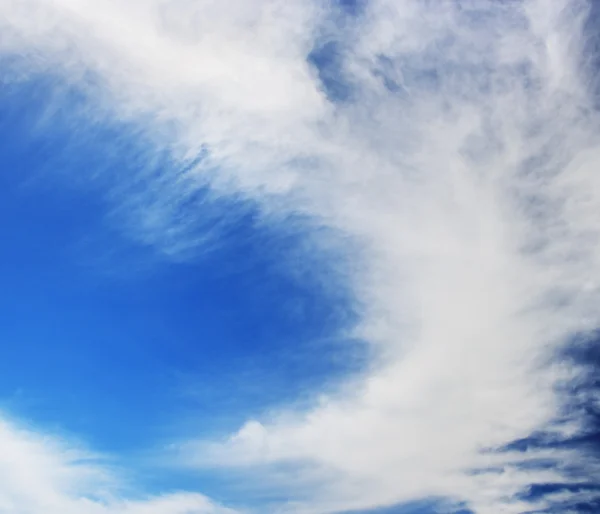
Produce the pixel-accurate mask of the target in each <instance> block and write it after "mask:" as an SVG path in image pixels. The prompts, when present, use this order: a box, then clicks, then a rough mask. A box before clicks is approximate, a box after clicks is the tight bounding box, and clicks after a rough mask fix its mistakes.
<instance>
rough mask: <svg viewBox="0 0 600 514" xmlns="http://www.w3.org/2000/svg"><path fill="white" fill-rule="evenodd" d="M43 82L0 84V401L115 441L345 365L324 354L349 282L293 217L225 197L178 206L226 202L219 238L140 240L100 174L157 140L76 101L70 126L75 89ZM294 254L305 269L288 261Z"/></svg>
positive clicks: (299, 386)
mask: <svg viewBox="0 0 600 514" xmlns="http://www.w3.org/2000/svg"><path fill="white" fill-rule="evenodd" d="M52 87H53V86H52V83H51V81H48V80H36V81H30V82H27V83H21V84H18V87H12V88H5V89H4V90H2V92H0V170H1V173H0V212H1V218H0V237H1V241H2V246H1V248H2V250H1V251H2V266H1V267H0V283H1V284H2V291H3V294H2V295H0V313H1V323H0V344H2V359H0V399H1V402H2V405H3V406H4V408H5V409H7V410H8V411H9V412H12V413H14V414H17V415H19V416H24V417H25V418H26V419H29V420H31V421H32V422H33V423H34V424H40V425H42V426H44V427H49V428H51V429H52V428H53V429H56V430H59V431H66V432H73V433H76V434H84V437H85V439H86V441H87V442H89V443H91V444H92V446H93V447H94V448H95V449H98V450H103V451H109V452H119V453H121V454H123V453H127V452H135V451H140V450H143V449H147V448H148V447H150V446H152V445H153V444H157V443H159V442H160V441H162V440H163V438H166V437H167V434H168V435H169V436H173V433H172V432H171V430H172V429H173V426H174V425H175V424H176V425H177V426H178V429H179V430H181V427H185V430H189V431H190V433H189V434H181V435H191V433H194V434H196V435H207V434H210V433H212V432H213V431H216V430H219V431H220V430H222V429H227V430H231V429H235V428H237V426H238V425H239V424H240V423H242V422H243V421H244V419H245V417H246V416H248V415H256V414H260V412H261V409H263V408H265V407H267V406H269V405H276V404H278V403H279V402H282V401H284V400H285V401H287V400H290V399H306V398H307V397H308V396H309V392H310V390H311V387H312V385H315V384H319V387H321V384H322V382H323V381H324V380H325V379H326V377H327V378H328V379H330V378H331V376H332V373H333V375H335V374H336V373H342V372H344V371H345V370H346V368H347V367H348V366H351V364H348V362H346V363H344V362H343V360H342V359H339V358H338V359H334V358H333V355H334V353H336V354H337V353H338V350H339V349H340V346H339V345H340V344H342V342H341V341H340V340H339V337H338V335H337V334H338V330H339V329H341V328H343V327H344V326H346V327H348V325H349V322H350V320H351V314H350V310H349V308H348V304H347V303H346V299H345V294H346V293H345V292H343V291H342V290H339V289H338V290H337V292H336V293H335V298H334V297H333V294H334V293H333V291H334V288H330V287H325V285H324V284H323V283H322V282H320V278H323V277H324V276H326V274H327V273H328V276H331V275H332V273H331V270H329V272H328V270H326V269H322V270H321V269H320V268H321V267H323V266H324V264H323V263H324V260H323V259H320V258H319V257H318V255H313V256H312V257H311V255H306V254H303V253H302V252H303V250H302V248H303V243H306V239H305V236H304V235H303V230H302V228H301V224H300V225H299V224H298V223H295V224H293V225H294V226H295V227H296V228H295V229H294V231H293V232H291V231H290V230H287V231H283V230H281V229H278V228H277V227H275V228H273V227H272V226H267V225H266V224H264V223H261V222H260V212H259V211H258V210H257V208H256V207H254V206H250V205H247V204H243V203H240V202H242V201H241V200H239V199H220V200H219V201H212V202H211V201H203V202H199V203H198V205H197V206H196V205H190V206H188V208H190V209H193V210H194V213H193V214H194V215H197V216H198V217H199V218H202V217H203V216H204V217H206V218H211V219H215V220H218V219H219V216H220V214H219V213H220V210H222V212H223V215H225V213H227V218H228V221H227V224H226V225H223V227H220V228H218V229H217V230H222V231H223V233H222V235H221V236H220V237H219V238H218V239H219V245H218V246H215V245H211V247H210V250H209V249H206V251H204V250H203V248H202V247H199V248H197V249H196V253H195V257H194V259H191V260H186V259H182V258H176V259H171V258H169V257H168V256H165V255H164V254H163V253H161V251H160V250H159V249H157V248H155V247H153V246H152V245H144V244H142V243H140V242H139V241H136V239H135V237H130V236H131V235H132V234H133V233H134V232H135V226H130V227H129V228H128V230H122V229H121V228H122V227H120V226H119V222H120V221H122V223H125V222H126V221H125V220H120V219H119V217H118V216H114V215H110V214H111V213H113V214H114V212H118V207H119V206H118V205H115V202H118V200H114V198H113V197H114V195H111V194H110V185H111V184H110V182H111V180H114V178H115V177H123V179H124V180H125V179H127V177H128V176H133V175H134V174H136V173H138V172H139V170H140V168H143V166H144V165H145V161H144V157H143V156H144V155H146V154H148V155H150V154H152V149H151V148H149V147H148V146H147V145H148V142H147V141H144V140H143V138H141V137H139V136H137V135H135V133H134V132H133V131H131V130H130V128H128V127H125V126H114V125H113V126H98V125H97V124H96V125H92V124H91V123H86V121H85V118H84V117H82V118H79V119H78V120H77V124H76V125H75V126H76V127H77V130H75V131H68V130H67V126H70V127H73V119H70V120H69V123H67V122H66V118H65V117H66V116H71V114H68V112H69V111H68V109H69V105H65V104H64V102H66V101H67V100H69V99H70V100H73V101H77V98H74V97H73V95H71V94H67V93H65V92H64V91H63V93H61V95H62V96H61V98H62V100H61V102H63V105H61V104H60V103H59V104H58V105H51V106H50V107H51V108H53V109H54V111H53V112H50V113H49V112H48V110H47V109H46V107H45V104H44V102H43V99H46V100H47V99H48V98H51V97H52V92H53V91H52ZM61 110H65V112H62V111H61ZM109 141H110V142H111V144H110V145H109ZM114 141H118V145H116V146H115V145H114V144H112V142H114ZM145 145H146V146H145ZM150 161H151V159H150V158H148V161H147V165H148V166H156V159H152V163H151V162H150ZM163 161H164V164H163V165H165V166H168V165H169V162H168V160H167V159H163ZM171 165H172V164H171ZM201 197H202V195H199V198H201ZM111 198H113V199H112V200H111ZM232 212H239V216H238V215H232V214H231V213H232ZM127 223H134V221H131V220H129V221H128V222H127ZM299 226H300V228H298V227H299ZM200 235H201V234H200ZM311 247H312V248H313V249H314V245H313V246H311ZM305 253H306V252H305ZM292 257H293V259H300V258H302V261H303V267H304V269H305V270H306V269H311V268H312V269H313V272H312V273H309V274H306V273H303V274H298V273H287V272H286V269H285V267H284V266H282V265H281V263H282V262H283V261H284V260H286V259H287V260H290V258H292ZM293 259H292V260H293ZM311 259H312V261H314V262H311ZM311 356H312V357H311Z"/></svg>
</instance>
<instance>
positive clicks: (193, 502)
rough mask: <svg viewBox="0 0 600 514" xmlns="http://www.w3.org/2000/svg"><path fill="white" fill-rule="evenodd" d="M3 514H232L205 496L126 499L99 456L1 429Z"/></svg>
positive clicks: (8, 428) (2, 426)
mask: <svg viewBox="0 0 600 514" xmlns="http://www.w3.org/2000/svg"><path fill="white" fill-rule="evenodd" d="M0 482H1V483H0V511H2V512H6V513H23V514H29V513H32V514H33V513H38V512H44V513H48V514H81V513H86V514H87V513H89V514H191V513H193V514H233V511H232V510H230V509H225V508H221V507H219V506H217V505H215V504H214V503H212V502H211V501H209V500H208V499H207V498H205V497H203V496H202V495H200V494H188V493H179V494H178V493H175V494H171V495H165V496H162V497H157V498H150V499H146V500H139V501H133V500H132V501H124V500H121V499H120V497H121V496H122V494H123V492H122V491H121V490H120V489H121V488H122V484H120V480H119V479H118V476H117V474H116V473H115V472H114V471H111V470H110V468H109V467H108V466H107V465H106V463H103V462H102V461H101V459H99V457H98V456H97V455H93V454H90V453H89V452H87V451H85V450H83V449H82V448H77V447H74V446H72V445H67V444H66V443H64V442H63V441H61V440H60V439H58V438H56V437H50V436H40V435H39V434H37V433H36V432H34V431H32V430H30V429H24V428H21V427H18V426H16V425H15V424H12V423H10V422H8V421H2V422H1V424H0Z"/></svg>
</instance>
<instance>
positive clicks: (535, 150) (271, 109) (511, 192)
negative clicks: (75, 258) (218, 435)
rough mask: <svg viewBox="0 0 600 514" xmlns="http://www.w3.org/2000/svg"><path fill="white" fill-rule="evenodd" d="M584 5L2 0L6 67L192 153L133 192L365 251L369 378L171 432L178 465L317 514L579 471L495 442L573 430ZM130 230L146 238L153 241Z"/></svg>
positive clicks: (593, 122) (591, 171) (492, 496)
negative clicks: (252, 210)
mask: <svg viewBox="0 0 600 514" xmlns="http://www.w3.org/2000/svg"><path fill="white" fill-rule="evenodd" d="M586 16H587V4H586V3H584V2H578V1H567V0H564V1H553V2H541V1H524V2H496V1H489V2H488V1H480V2H426V1H406V2H399V1H393V0H372V1H370V2H367V3H365V4H364V5H362V4H361V8H360V9H356V10H355V12H353V13H349V12H347V11H344V9H343V7H342V4H335V3H333V4H331V3H325V2H319V1H312V2H308V1H295V0H292V1H279V0H260V1H259V0H254V1H241V0H240V1H237V0H236V1H234V2H227V3H224V2H213V1H210V0H174V1H157V0H152V1H144V2H142V1H132V2H127V4H126V5H125V4H124V3H123V2H117V1H116V0H114V1H113V0H103V1H92V0H54V1H50V0H28V1H18V2H16V1H11V0H0V19H1V24H2V25H1V26H0V30H1V31H2V32H1V33H2V38H1V39H0V51H2V53H3V54H4V55H5V56H11V57H15V56H17V57H18V59H17V63H16V65H15V66H16V67H17V69H18V70H19V74H17V76H18V77H21V78H22V77H27V76H29V75H31V74H36V73H48V72H50V71H51V72H52V73H56V74H58V75H60V76H61V77H62V80H66V81H69V82H71V83H73V84H75V85H76V86H77V87H80V88H83V89H85V90H86V91H87V92H88V93H89V95H90V105H89V109H90V113H89V115H90V116H96V115H97V113H98V112H103V113H109V114H110V115H112V116H115V117H118V118H120V119H126V120H128V121H134V122H135V121H138V122H139V123H140V124H143V126H144V130H145V131H146V132H147V133H148V134H149V135H150V136H151V137H152V138H154V140H155V141H156V144H157V145H158V144H160V145H163V146H164V147H166V148H168V149H169V151H170V152H172V155H173V156H174V160H175V161H179V162H181V163H182V164H183V163H186V162H189V161H190V160H192V159H194V158H196V157H197V156H199V155H202V158H201V159H199V160H197V161H195V164H194V166H192V167H191V168H190V167H185V168H183V167H182V168H179V169H185V170H186V171H185V172H181V171H180V172H173V173H172V175H167V176H166V177H161V181H160V183H158V184H153V183H152V181H149V182H148V183H147V188H148V189H149V190H152V188H153V187H160V188H161V189H160V194H162V195H169V198H168V201H169V202H174V203H177V202H178V199H179V198H181V197H185V196H186V195H187V194H189V192H190V190H193V189H194V188H195V187H200V186H199V184H205V183H206V182H207V181H209V182H210V184H211V187H212V188H213V190H214V191H216V192H217V194H242V195H244V196H247V197H248V198H252V199H254V200H257V201H259V202H261V204H262V205H263V207H264V209H265V211H266V212H289V211H294V212H301V213H303V214H308V215H310V216H311V217H312V218H313V219H314V220H315V223H319V224H324V225H326V226H328V227H332V228H334V229H335V230H338V231H340V232H342V233H344V234H347V236H348V237H349V238H350V239H351V240H352V241H354V242H356V246H357V247H358V248H360V251H359V252H357V254H356V255H345V256H344V257H345V258H347V259H348V260H349V261H350V262H352V263H353V265H352V266H350V269H352V270H353V273H352V274H351V276H350V277H349V280H350V281H351V282H352V290H353V291H354V293H355V295H356V298H357V301H358V302H359V304H360V305H361V312H360V314H361V323H360V325H359V326H358V328H357V332H358V335H360V337H362V338H363V339H364V340H365V341H366V343H365V344H368V345H370V347H371V349H372V355H373V359H372V362H371V363H370V365H369V367H368V369H366V370H364V372H363V373H362V374H361V375H360V376H359V377H354V378H352V379H351V380H349V381H348V383H347V384H345V385H343V386H341V387H340V388H339V390H338V391H337V392H335V393H330V394H328V395H319V394H318V391H317V392H316V393H315V402H314V405H313V407H312V408H311V409H308V410H303V411H300V410H298V409H295V408H294V406H293V405H292V406H290V407H289V408H288V409H280V410H278V411H277V412H273V413H271V415H269V416H268V417H265V418H264V419H260V420H249V421H248V423H247V424H245V425H244V426H243V427H242V428H241V429H240V430H239V432H238V433H236V434H233V435H231V436H229V437H225V438H224V440H223V441H221V442H206V441H194V442H190V443H186V445H185V448H186V454H187V455H188V456H189V455H190V454H192V457H189V458H188V463H191V464H194V465H202V466H206V465H219V466H231V467H236V468H237V467H241V468H243V469H247V468H250V469H252V467H253V466H255V467H257V468H258V469H260V470H262V472H263V473H264V476H265V477H270V478H269V481H268V484H269V486H270V487H281V488H283V490H284V491H286V493H287V494H288V495H289V497H291V498H294V494H295V492H297V493H298V496H297V502H295V503H293V504H292V505H291V507H290V506H288V507H285V506H282V507H281V508H282V509H284V510H285V509H286V508H288V509H290V510H291V511H293V512H314V513H325V512H335V511H341V510H343V509H350V508H369V507H375V506H380V505H385V504H393V503H400V502H403V501H410V500H414V499H419V498H423V497H448V498H451V499H454V500H456V501H459V502H463V501H464V502H467V504H468V505H469V506H470V507H471V508H473V509H474V510H475V511H476V512H480V513H487V512H494V513H497V512H520V511H522V510H524V508H525V506H524V505H525V504H524V503H523V500H522V499H520V498H521V497H519V496H518V493H519V492H520V491H522V490H523V489H524V488H525V487H527V486H528V485H530V484H532V483H535V482H543V481H546V482H548V481H563V482H564V481H568V480H569V479H571V478H570V477H573V476H575V475H576V476H578V477H579V478H581V477H585V476H588V477H589V476H591V475H592V474H597V472H596V466H594V463H593V462H591V461H589V460H585V459H582V458H580V456H579V455H577V454H575V453H574V452H569V451H567V450H561V451H558V450H554V451H551V450H544V451H542V450H539V451H530V452H526V453H523V452H517V451H509V450H505V451H498V450H499V449H500V448H503V447H505V446H506V445H508V444H509V443H510V442H512V441H514V440H518V439H523V438H527V437H528V436H530V435H531V434H533V433H536V432H537V431H540V430H547V431H549V432H550V433H556V434H566V433H567V432H568V433H577V431H578V430H579V427H578V422H577V417H576V415H575V416H574V417H571V418H565V416H564V415H563V414H564V402H565V401H566V400H565V396H564V395H561V391H564V390H565V389H568V383H569V380H571V379H572V378H573V376H574V372H575V371H574V370H573V369H570V368H569V367H568V366H566V365H564V364H561V363H560V362H557V361H556V359H555V358H554V357H555V355H556V352H557V351H558V350H559V349H560V348H561V347H562V346H563V345H564V344H566V343H567V342H568V341H569V339H570V338H571V337H572V336H573V335H574V334H578V333H585V332H586V331H589V330H592V329H594V328H596V327H597V326H598V324H599V321H600V320H598V314H597V309H596V306H597V305H598V301H599V300H600V288H599V283H598V281H597V279H596V276H598V275H599V274H600V273H599V272H600V246H599V244H598V243H599V240H600V225H599V224H598V222H597V217H596V213H597V212H598V208H599V207H600V179H599V178H598V174H597V173H596V171H595V168H596V163H597V162H598V161H597V159H598V158H599V157H600V155H599V150H598V148H599V147H598V133H599V132H598V130H597V128H598V121H599V118H598V115H597V112H596V109H595V104H594V91H593V82H592V81H591V79H590V74H591V73H592V72H593V70H592V69H590V68H586V62H585V58H584V57H585V55H584V54H585V52H584V50H585V44H584V43H585V31H584V22H585V19H586ZM315 52H321V58H322V59H321V60H322V61H323V63H324V64H323V63H322V64H321V66H327V65H328V64H327V63H328V62H329V65H330V66H334V64H333V63H335V70H332V69H329V70H328V74H327V77H326V78H327V80H325V74H324V71H323V69H321V70H319V69H317V67H315V66H314V65H313V64H311V63H312V62H315V59H314V55H315ZM328 52H329V54H328ZM311 56H312V57H313V58H312V60H311ZM336 84H337V86H339V87H343V90H344V91H345V94H344V95H341V96H340V95H336V94H335V93H336ZM338 91H339V89H338ZM175 168H177V167H175ZM181 184H184V186H182V185H181ZM155 192H156V191H154V193H155ZM147 211H148V212H146V214H145V215H146V216H149V217H150V218H151V217H152V216H153V214H154V215H155V214H156V213H155V212H154V213H153V212H152V209H151V206H148V208H147ZM190 215H192V216H193V212H191V213H190ZM167 225H168V224H167ZM140 227H142V228H143V227H145V229H144V230H150V231H151V234H147V235H146V237H150V238H151V240H152V241H156V244H158V245H160V244H161V243H160V242H161V239H162V238H163V237H164V233H163V232H164V231H165V230H167V229H168V226H167V227H166V228H165V224H161V223H159V224H156V223H149V224H148V223H147V224H143V223H142V224H140ZM140 230H141V229H140ZM190 236H193V234H189V233H187V232H185V231H183V232H178V237H181V238H186V237H190ZM169 241H170V239H169ZM548 460H549V461H551V462H554V463H555V465H553V466H550V467H548V466H541V465H539V463H540V462H547V461H548ZM282 467H283V468H282ZM281 469H286V470H288V471H289V470H292V472H290V473H287V472H286V473H283V472H282V471H281ZM548 501H550V500H548ZM538 507H540V508H542V507H544V503H543V500H540V504H539V505H538ZM148 508H150V507H148ZM136 512H137V511H136ZM144 512H145V511H144ZM161 512H163V511H161Z"/></svg>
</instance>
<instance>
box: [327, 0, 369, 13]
mask: <svg viewBox="0 0 600 514" xmlns="http://www.w3.org/2000/svg"><path fill="white" fill-rule="evenodd" d="M334 1H335V3H337V5H339V6H340V8H341V9H342V11H343V12H344V13H346V14H348V15H350V16H358V15H360V14H362V13H363V12H364V10H365V8H366V6H367V0H334Z"/></svg>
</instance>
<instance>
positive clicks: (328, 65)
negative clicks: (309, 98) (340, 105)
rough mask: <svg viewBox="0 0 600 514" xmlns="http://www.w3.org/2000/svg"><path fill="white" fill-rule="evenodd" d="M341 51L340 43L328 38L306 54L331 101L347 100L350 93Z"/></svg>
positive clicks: (350, 88)
mask: <svg viewBox="0 0 600 514" xmlns="http://www.w3.org/2000/svg"><path fill="white" fill-rule="evenodd" d="M342 51H343V50H342V47H341V45H340V43H338V42H336V41H332V40H330V41H325V42H323V43H320V44H318V45H317V46H316V47H315V48H313V50H312V51H311V53H310V54H309V56H308V62H309V64H311V65H312V66H314V68H315V70H316V71H317V75H318V77H319V80H320V82H321V86H322V88H323V91H324V92H325V94H326V95H327V97H328V98H329V99H330V100H331V101H332V102H344V101H347V100H349V99H350V98H351V94H352V86H351V84H350V83H349V82H348V79H347V77H346V76H345V74H344V70H343V55H342Z"/></svg>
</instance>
